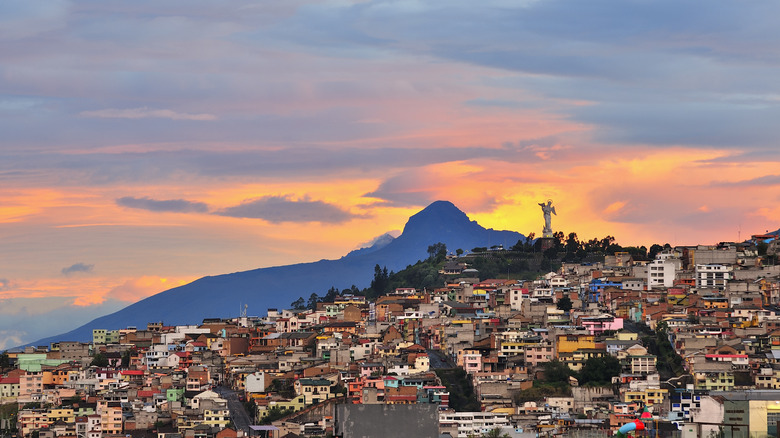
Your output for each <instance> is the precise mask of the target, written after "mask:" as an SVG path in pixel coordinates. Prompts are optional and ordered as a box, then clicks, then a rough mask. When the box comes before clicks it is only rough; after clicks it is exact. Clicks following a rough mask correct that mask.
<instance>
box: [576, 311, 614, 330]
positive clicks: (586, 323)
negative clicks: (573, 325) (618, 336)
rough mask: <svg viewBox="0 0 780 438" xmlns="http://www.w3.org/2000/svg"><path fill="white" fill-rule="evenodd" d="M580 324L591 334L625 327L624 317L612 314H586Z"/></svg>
mask: <svg viewBox="0 0 780 438" xmlns="http://www.w3.org/2000/svg"><path fill="white" fill-rule="evenodd" d="M580 325H581V326H583V327H585V328H586V329H587V330H588V333H590V334H591V335H600V334H602V333H604V332H606V331H618V330H620V329H622V328H623V318H615V317H614V316H612V315H606V314H605V315H600V316H586V317H583V318H581V319H580Z"/></svg>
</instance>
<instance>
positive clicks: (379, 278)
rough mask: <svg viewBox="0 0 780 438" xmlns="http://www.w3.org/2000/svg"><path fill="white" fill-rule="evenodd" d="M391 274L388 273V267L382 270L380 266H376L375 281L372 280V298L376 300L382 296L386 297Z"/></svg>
mask: <svg viewBox="0 0 780 438" xmlns="http://www.w3.org/2000/svg"><path fill="white" fill-rule="evenodd" d="M389 279H390V274H388V272H387V266H385V267H384V268H381V267H380V266H379V265H378V264H377V265H375V266H374V279H373V280H371V290H372V291H373V294H372V296H371V298H376V297H379V296H382V295H386V294H387V292H388V291H389V285H390V282H389Z"/></svg>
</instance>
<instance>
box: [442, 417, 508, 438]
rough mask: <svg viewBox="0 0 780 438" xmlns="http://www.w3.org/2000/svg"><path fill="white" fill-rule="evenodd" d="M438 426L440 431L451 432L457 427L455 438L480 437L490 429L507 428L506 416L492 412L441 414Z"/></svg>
mask: <svg viewBox="0 0 780 438" xmlns="http://www.w3.org/2000/svg"><path fill="white" fill-rule="evenodd" d="M439 425H440V428H442V429H448V430H453V429H455V428H456V427H457V431H458V434H457V437H458V438H467V437H470V436H482V435H483V434H486V433H487V432H489V431H491V430H492V429H496V428H499V429H504V428H508V427H509V418H508V417H507V414H498V413H492V412H441V413H439Z"/></svg>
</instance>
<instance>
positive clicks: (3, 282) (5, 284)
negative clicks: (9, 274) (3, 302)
mask: <svg viewBox="0 0 780 438" xmlns="http://www.w3.org/2000/svg"><path fill="white" fill-rule="evenodd" d="M10 288H11V281H10V280H8V279H7V278H0V291H4V290H8V289H10Z"/></svg>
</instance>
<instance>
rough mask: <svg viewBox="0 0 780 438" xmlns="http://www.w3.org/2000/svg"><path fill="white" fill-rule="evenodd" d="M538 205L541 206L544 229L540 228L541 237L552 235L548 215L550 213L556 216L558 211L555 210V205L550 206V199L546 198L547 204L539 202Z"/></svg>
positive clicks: (550, 219) (550, 218)
mask: <svg viewBox="0 0 780 438" xmlns="http://www.w3.org/2000/svg"><path fill="white" fill-rule="evenodd" d="M539 206H540V207H542V212H543V213H544V229H543V230H542V237H552V236H553V232H552V225H551V224H550V222H551V221H552V217H551V216H550V213H552V214H554V215H556V216H558V213H556V212H555V207H553V206H552V199H548V200H547V204H545V203H544V202H540V203H539Z"/></svg>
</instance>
